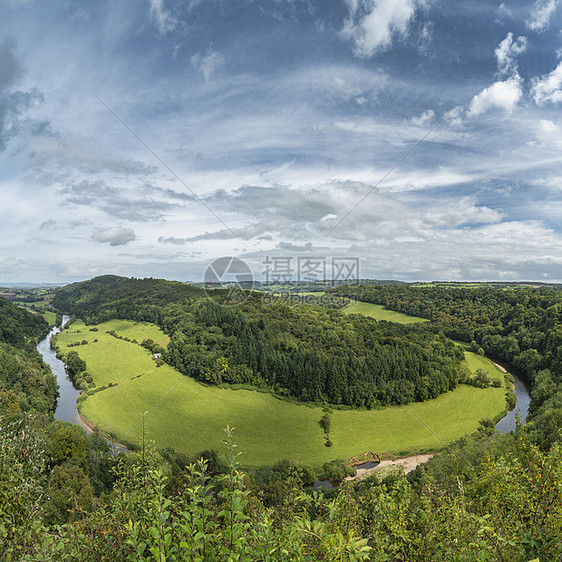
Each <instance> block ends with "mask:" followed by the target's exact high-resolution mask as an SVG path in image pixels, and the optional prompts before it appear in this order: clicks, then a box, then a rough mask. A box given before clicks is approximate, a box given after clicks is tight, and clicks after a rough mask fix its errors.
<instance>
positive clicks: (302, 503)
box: [0, 287, 562, 561]
mask: <svg viewBox="0 0 562 562" xmlns="http://www.w3.org/2000/svg"><path fill="white" fill-rule="evenodd" d="M400 289H401V290H402V289H403V288H402V287H400ZM174 290H175V289H174ZM449 290H450V291H458V289H449ZM471 290H472V289H471ZM192 291H193V289H191V288H187V290H186V301H185V302H184V303H183V304H182V307H180V309H178V312H179V313H180V314H181V315H183V314H184V313H185V314H187V312H184V311H183V309H184V307H190V306H193V305H194V304H196V303H194V302H192V301H191V300H190V299H191V298H192V296H193V294H195V297H197V291H195V292H194V293H192ZM408 291H412V293H411V294H409V293H408ZM489 293H491V294H489ZM422 294H423V293H422ZM427 294H431V292H428V293H427ZM435 294H438V291H436V293H435ZM439 294H441V293H439ZM480 294H481V295H482V296H480ZM486 294H489V297H486V298H490V299H496V303H497V305H498V306H497V307H495V308H494V306H490V308H489V309H488V320H489V321H490V324H489V326H488V329H490V330H494V331H493V332H492V331H491V332H489V333H485V328H486V325H485V322H484V321H483V317H482V307H483V303H484V298H485V297H484V295H486ZM401 295H402V297H403V299H402V302H405V301H407V299H408V298H411V299H412V302H414V297H416V299H415V301H416V302H419V300H420V298H418V290H417V289H416V288H406V290H405V291H404V292H403V293H401ZM525 295H527V296H528V297H529V298H530V301H529V302H528V303H527V307H530V308H532V307H531V305H530V303H534V305H533V306H534V309H535V310H534V312H533V310H529V311H521V315H522V316H525V317H526V318H529V319H530V318H535V320H533V321H530V320H529V322H528V323H527V324H525V323H523V324H522V325H523V326H525V328H526V329H527V330H528V331H529V333H530V334H532V335H531V336H530V338H531V341H532V342H533V343H534V344H535V346H537V347H528V348H524V349H522V348H521V346H520V348H519V353H517V354H514V357H516V356H519V355H521V354H522V353H524V352H525V351H527V349H534V350H535V351H536V352H537V353H539V355H540V356H541V357H540V363H538V364H536V365H535V368H534V369H533V370H528V371H527V372H528V373H529V376H530V377H531V380H532V382H533V390H532V398H533V406H534V407H533V414H532V421H531V422H530V423H528V424H527V425H526V426H525V427H521V426H519V428H518V429H517V431H516V432H514V433H511V434H508V435H499V434H497V433H494V432H493V428H492V427H490V426H489V425H488V424H484V425H482V426H481V428H480V430H479V431H478V432H477V433H476V434H474V435H472V436H467V437H465V438H463V439H461V440H460V441H459V442H458V443H455V444H453V445H451V446H449V447H447V448H446V449H445V450H444V451H443V453H442V454H441V455H439V456H437V457H435V458H434V459H433V460H431V461H430V462H429V463H426V464H425V465H423V466H421V467H419V468H418V469H417V470H416V471H415V472H414V473H412V474H411V475H410V476H409V477H407V478H406V477H404V476H394V475H392V476H388V477H386V478H384V479H383V480H379V479H378V478H376V477H373V478H371V479H369V480H367V481H364V482H360V483H354V484H350V485H347V486H345V487H342V488H340V489H338V490H334V491H329V492H324V493H322V494H312V493H311V492H310V491H309V490H308V489H307V488H306V484H309V483H310V480H311V476H312V475H311V471H310V469H307V468H306V467H302V466H299V465H298V464H294V463H291V462H289V461H284V462H280V463H278V464H277V465H275V466H273V467H269V468H264V469H262V470H258V471H255V472H252V473H244V472H242V471H241V470H240V469H239V467H238V466H237V462H236V449H235V447H234V445H233V439H234V441H235V439H236V434H235V433H234V435H232V433H231V432H228V433H225V442H226V444H225V449H224V451H222V452H221V453H223V452H224V453H225V455H224V458H221V457H220V456H218V455H217V452H215V451H208V452H205V453H203V454H198V455H194V457H193V458H187V457H185V456H183V455H180V454H177V453H174V452H173V451H171V450H166V451H155V450H154V449H153V447H152V446H151V445H150V444H146V445H145V446H144V447H143V448H142V449H141V450H140V451H139V452H137V453H130V454H128V455H117V456H115V455H113V454H112V453H111V451H110V449H109V446H108V445H107V444H106V443H105V442H104V441H103V440H102V439H101V438H99V437H98V436H96V435H89V436H87V435H86V434H85V433H84V432H83V431H82V430H81V429H80V428H79V427H78V426H74V425H72V424H69V423H65V422H60V421H53V420H52V414H45V413H44V412H43V410H41V406H39V407H37V406H35V405H34V402H33V401H32V400H31V399H30V398H27V399H26V400H23V398H19V399H18V404H19V406H20V407H19V409H18V408H9V407H8V408H6V407H3V409H2V411H1V412H0V558H1V559H3V560H60V561H63V560H64V561H67V560H71V561H74V560H76V561H79V560H88V561H98V560H158V561H162V560H190V561H191V560H220V561H223V560H248V561H250V560H252V561H253V560H263V561H265V560H311V561H312V560H329V561H335V560H362V559H363V560H366V559H370V560H380V561H383V560H385V561H387V560H459V561H460V560H463V561H464V560H506V561H507V560H509V561H512V560H513V561H523V560H525V561H527V560H535V559H537V560H545V561H546V560H549V561H550V560H558V559H560V557H561V556H562V543H561V541H560V536H562V451H561V450H560V446H559V444H558V442H557V440H558V438H559V430H560V428H561V427H562V401H560V398H559V397H560V395H561V393H560V388H559V386H558V380H559V371H557V370H556V361H555V354H554V353H552V356H550V355H549V356H547V355H546V353H545V350H546V349H551V350H555V349H557V348H556V347H555V346H554V344H553V343H552V342H551V343H549V341H550V340H551V338H553V337H554V336H553V334H554V333H555V332H556V330H557V323H558V316H553V315H552V312H553V311H552V310H551V311H550V312H549V309H550V308H551V307H552V306H555V307H556V303H557V296H558V295H557V293H555V292H552V293H551V292H548V291H547V292H545V293H544V297H543V296H542V293H541V291H538V290H537V291H533V290H527V289H524V290H522V291H521V292H520V293H519V290H516V291H513V292H511V291H497V292H496V293H495V294H494V291H489V290H488V289H484V290H482V291H481V293H480V290H475V294H474V296H473V297H470V294H469V293H467V294H465V295H464V301H465V304H464V305H463V307H462V308H461V307H460V305H459V308H458V309H457V310H459V311H460V310H463V311H464V313H465V314H466V324H467V325H468V326H469V327H470V329H469V332H467V335H468V336H469V337H470V338H471V340H472V339H474V340H475V342H476V343H477V345H484V339H485V337H486V336H488V335H490V336H499V337H500V338H502V339H501V340H497V341H502V342H503V341H504V339H503V338H507V337H511V336H510V333H511V332H506V331H505V329H506V326H508V325H509V323H508V322H505V320H506V319H507V318H508V317H509V312H508V311H509V309H510V307H513V308H515V310H518V307H517V304H518V299H520V298H524V297H525ZM123 298H125V297H123ZM152 298H154V300H155V301H156V302H154V303H152V304H154V305H155V308H153V309H151V308H150V306H149V305H147V304H145V303H143V304H141V303H139V306H138V309H139V310H144V311H145V313H155V312H157V311H158V310H160V309H162V308H164V307H165V305H166V303H165V302H163V303H162V302H159V301H158V300H157V299H156V298H155V297H154V295H153V297H152ZM166 298H168V297H166ZM459 298H460V296H457V294H456V293H454V296H452V297H451V299H452V300H453V301H456V300H457V299H459ZM470 298H473V299H475V306H474V311H473V313H471V312H470V304H468V302H469V300H470ZM543 298H544V299H545V300H541V299H543ZM85 299H86V295H84V299H83V300H85ZM514 299H515V300H516V302H515V305H513V300H514ZM422 300H423V299H422ZM553 301H555V302H554V303H553ZM173 302H174V298H170V300H169V301H168V303H173ZM490 302H492V301H490ZM479 303H480V304H479ZM552 303H553V304H552ZM131 304H132V303H131ZM215 304H217V303H214V304H212V305H211V308H210V310H211V311H215V310H222V309H220V308H219V309H215ZM481 304H482V306H481ZM535 305H536V306H535ZM0 306H2V308H0V310H1V311H2V318H3V320H2V321H1V322H6V324H2V325H3V326H5V325H7V324H8V323H9V322H10V321H11V320H10V319H13V318H14V317H15V316H14V315H16V316H17V315H19V314H22V313H21V312H20V311H16V310H15V309H14V307H12V306H11V305H6V304H5V303H2V302H1V300H0ZM83 306H84V308H83V309H82V310H81V312H80V314H81V315H84V316H86V313H88V314H90V316H89V318H90V320H94V319H95V320H101V319H104V318H103V317H101V316H100V317H99V318H96V317H95V305H93V304H83ZM123 306H125V303H123ZM249 306H250V309H249V310H248V311H242V312H243V314H244V316H245V317H246V316H247V320H248V322H249V323H250V324H251V323H252V322H253V321H254V320H255V317H253V316H252V315H251V314H250V312H251V308H252V307H254V306H255V305H254V304H251V303H250V305H249ZM424 306H425V307H426V308H425V309H424V310H429V309H432V310H435V311H436V310H437V304H436V303H434V302H432V300H431V299H430V298H429V297H427V298H426V299H425V305H424ZM123 310H124V311H126V310H125V309H123ZM402 310H403V311H406V312H412V311H411V310H406V309H405V308H404V309H402ZM541 310H542V311H543V312H542V313H541ZM106 311H107V313H110V312H111V311H110V309H109V308H108V309H106ZM452 311H453V307H451V308H450V309H449V313H448V317H450V318H452V320H450V321H449V322H444V321H443V320H440V321H439V323H438V324H432V325H430V326H429V327H428V328H427V329H428V330H430V331H431V330H434V331H435V332H436V333H438V332H439V331H445V332H446V333H449V334H450V335H453V332H452V330H453V329H457V330H458V329H460V328H462V326H463V322H462V321H458V320H457V317H456V316H455V315H454V314H453V313H452ZM126 312H127V313H129V312H128V311H126ZM500 312H501V314H502V315H504V314H505V316H502V317H501V318H499V316H500ZM105 313H106V312H105V311H104V314H105ZM232 313H233V314H234V316H233V317H234V318H236V317H237V314H236V311H235V310H233V311H232ZM23 314H24V315H25V318H24V321H23V323H22V324H21V326H24V328H22V331H20V333H19V335H18V336H17V337H15V338H14V339H13V340H12V341H13V343H11V344H6V343H5V341H3V342H2V345H3V346H8V345H9V347H6V348H3V349H5V350H6V354H5V355H4V356H3V357H4V359H3V363H2V364H4V361H6V360H7V359H8V358H9V357H13V358H14V360H15V361H16V362H17V363H18V364H20V365H27V364H28V363H26V361H32V362H34V361H35V360H34V357H35V358H36V359H37V361H35V362H36V364H37V365H38V366H41V363H40V361H39V360H38V358H37V356H36V355H34V350H33V345H34V343H35V341H36V338H37V337H38V336H39V335H40V333H41V332H42V331H43V330H44V329H45V325H44V324H43V327H42V328H41V326H40V325H39V322H41V321H40V320H34V319H32V317H31V315H30V314H28V313H27V312H24V313H23ZM77 314H78V312H77ZM318 314H319V316H318V318H319V319H323V318H324V314H326V315H328V317H329V313H328V312H324V311H321V312H318ZM330 314H332V313H330ZM428 315H429V314H428ZM512 315H513V313H512ZM221 318H222V317H221ZM274 318H275V322H279V321H280V320H279V318H283V316H280V317H279V318H278V317H277V315H275V317H274ZM289 318H291V317H289ZM502 318H503V320H502ZM548 318H550V319H551V321H547V319H548ZM147 319H148V318H147ZM150 320H152V321H154V320H155V318H154V317H153V318H150ZM181 320H182V321H183V320H184V319H183V318H181ZM295 321H296V320H295ZM36 322H37V325H36V324H35V323H36ZM264 322H265V321H264ZM500 324H501V326H500ZM195 325H196V326H197V323H195ZM272 325H275V323H273V324H272ZM361 325H362V324H359V326H361ZM514 325H515V324H514ZM351 326H352V328H351V329H352V330H353V329H355V328H353V327H354V326H355V324H354V322H351ZM539 326H543V328H544V331H542V332H541V331H540V329H539ZM204 327H205V325H204V324H203V325H202V328H204ZM500 328H501V329H503V330H504V331H496V330H500ZM357 330H359V328H357ZM479 330H482V331H479ZM221 331H222V328H221ZM207 332H208V330H207ZM211 333H212V332H211ZM305 333H307V332H306V331H305ZM377 333H378V332H377ZM383 333H384V332H383ZM407 333H409V332H404V334H407ZM414 333H416V334H417V332H414ZM216 335H217V336H218V335H219V334H218V332H217V334H216ZM3 337H5V336H3ZM7 337H9V338H12V336H11V335H9V336H7ZM402 337H406V336H405V335H403V336H402ZM513 337H514V338H515V339H517V337H516V336H513ZM471 340H470V341H471ZM302 341H303V342H306V339H305V338H303V340H302ZM435 341H441V339H440V338H436V340H435ZM442 341H443V342H444V343H443V345H444V347H445V348H446V349H447V343H446V340H442ZM493 341H495V340H493ZM517 341H518V342H519V340H518V339H517ZM521 341H523V340H521ZM539 342H542V344H541V345H544V347H538V346H539ZM299 345H300V344H299ZM519 345H520V344H519ZM336 349H337V347H336ZM539 349H540V351H539ZM543 353H545V355H543ZM498 354H499V352H498ZM20 362H21V363H20ZM7 363H9V360H8V361H7ZM550 370H551V371H550ZM26 376H27V375H26V369H24V368H22V369H21V371H20V372H19V374H18V377H17V378H18V379H19V381H18V382H21V380H22V379H24V378H25V377H26ZM13 381H14V378H13V377H12V378H9V379H3V384H7V385H8V386H10V385H12V386H13V385H14V382H13ZM15 384H17V382H16V383H15ZM8 390H9V391H13V390H12V389H10V388H8ZM33 391H34V388H33V385H26V384H22V385H21V387H20V390H18V393H19V394H20V395H21V397H23V396H28V397H29V396H31V394H32V393H33ZM46 392H47V391H46ZM47 395H48V392H47ZM557 396H558V398H557ZM556 400H558V401H559V403H558V405H557V403H556ZM2 404H3V405H4V404H5V403H4V402H2ZM195 457H203V460H202V461H200V462H199V461H197V462H195ZM325 469H326V471H328V472H329V473H330V472H331V474H332V476H333V477H334V478H336V477H337V473H338V472H339V471H341V470H344V466H343V463H333V464H332V465H331V466H326V467H325Z"/></svg>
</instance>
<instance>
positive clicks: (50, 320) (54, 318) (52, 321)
mask: <svg viewBox="0 0 562 562" xmlns="http://www.w3.org/2000/svg"><path fill="white" fill-rule="evenodd" d="M43 316H44V317H45V318H46V319H47V322H48V323H49V325H51V326H54V325H55V322H56V321H57V315H56V314H55V313H54V312H52V311H50V310H47V311H45V312H43Z"/></svg>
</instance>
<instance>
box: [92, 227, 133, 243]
mask: <svg viewBox="0 0 562 562" xmlns="http://www.w3.org/2000/svg"><path fill="white" fill-rule="evenodd" d="M90 238H91V239H92V240H95V241H96V242H101V243H106V244H110V245H111V246H123V245H124V244H128V243H129V242H132V241H133V240H136V239H137V237H136V236H135V231H134V230H133V229H132V228H122V227H118V228H107V229H101V228H98V229H97V230H96V231H95V232H93V233H92V236H91V237H90Z"/></svg>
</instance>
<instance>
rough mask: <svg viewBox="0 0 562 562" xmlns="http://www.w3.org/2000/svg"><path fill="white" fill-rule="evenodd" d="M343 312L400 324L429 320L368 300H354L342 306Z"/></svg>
mask: <svg viewBox="0 0 562 562" xmlns="http://www.w3.org/2000/svg"><path fill="white" fill-rule="evenodd" d="M342 312H345V313H346V314H363V315H364V316H369V317H370V318H374V319H375V320H387V321H388V322H397V323H399V324H415V323H417V322H428V320H427V319H425V318H419V317H418V316H409V315H408V314H402V313H401V312H394V310H387V309H386V308H385V307H384V306H382V305H380V304H371V303H368V302H354V303H351V304H348V305H347V306H345V307H344V308H342Z"/></svg>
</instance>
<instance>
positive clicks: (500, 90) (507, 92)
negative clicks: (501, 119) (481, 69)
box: [468, 76, 523, 117]
mask: <svg viewBox="0 0 562 562" xmlns="http://www.w3.org/2000/svg"><path fill="white" fill-rule="evenodd" d="M522 93H523V92H522V88H521V78H520V77H519V76H515V77H513V78H510V79H509V80H505V81H503V82H495V83H494V84H492V85H491V86H489V87H488V88H484V89H483V90H482V91H481V92H480V93H479V94H477V95H475V96H474V97H473V98H472V101H471V102H470V106H469V109H468V116H469V117H475V116H477V115H480V114H482V113H484V112H486V111H488V110H490V109H503V110H504V111H507V112H509V113H511V112H512V111H513V110H514V109H515V106H516V105H517V102H518V101H519V100H520V99H521V96H522Z"/></svg>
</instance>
